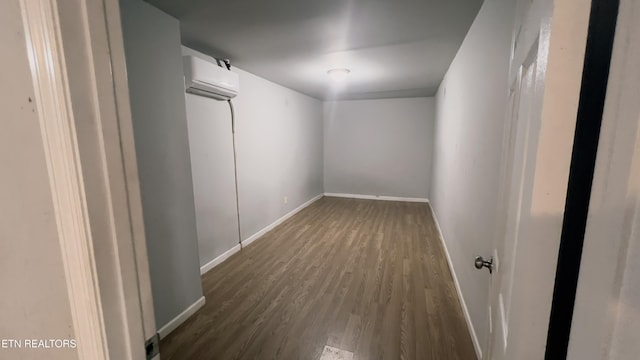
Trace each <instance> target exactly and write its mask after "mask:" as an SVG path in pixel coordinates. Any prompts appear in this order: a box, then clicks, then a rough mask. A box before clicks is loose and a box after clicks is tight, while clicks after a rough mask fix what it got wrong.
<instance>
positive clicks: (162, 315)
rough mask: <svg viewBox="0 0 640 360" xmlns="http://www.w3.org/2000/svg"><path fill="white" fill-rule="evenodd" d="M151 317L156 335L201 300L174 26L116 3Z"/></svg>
mask: <svg viewBox="0 0 640 360" xmlns="http://www.w3.org/2000/svg"><path fill="white" fill-rule="evenodd" d="M120 6H121V12H122V14H121V16H122V27H123V29H122V30H123V37H124V46H125V55H126V63H127V76H128V80H129V93H130V97H131V113H132V119H133V130H134V136H135V145H136V156H137V160H138V170H139V176H140V190H141V196H142V206H143V212H144V223H145V233H146V239H147V250H148V253H149V267H150V273H151V287H152V290H153V299H154V311H155V318H156V324H157V327H158V328H159V329H160V328H162V327H163V326H164V325H166V324H167V323H168V322H169V321H170V320H172V319H173V318H175V317H176V316H178V315H179V314H180V313H182V312H183V311H184V310H185V309H186V308H187V307H189V306H190V305H192V304H193V303H194V302H196V301H197V300H198V299H199V298H200V297H201V296H202V283H201V280H200V268H199V266H198V243H197V233H196V218H195V205H194V200H193V183H192V180H191V162H190V155H189V139H188V134H187V119H186V107H185V97H184V91H183V89H184V80H183V79H184V78H183V73H182V52H181V47H180V24H179V22H178V20H176V19H174V18H172V17H171V16H169V15H167V14H165V13H163V12H162V11H160V10H158V9H156V8H154V7H153V6H151V5H149V4H147V3H145V2H143V1H141V0H122V1H120Z"/></svg>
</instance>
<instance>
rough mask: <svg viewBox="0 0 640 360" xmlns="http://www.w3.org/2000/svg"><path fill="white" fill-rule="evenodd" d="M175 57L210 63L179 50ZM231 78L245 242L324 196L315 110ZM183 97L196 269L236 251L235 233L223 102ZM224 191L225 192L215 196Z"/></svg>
mask: <svg viewBox="0 0 640 360" xmlns="http://www.w3.org/2000/svg"><path fill="white" fill-rule="evenodd" d="M183 53H184V54H191V55H196V56H200V57H202V58H204V59H207V60H209V61H212V62H214V61H215V60H214V59H213V58H211V57H208V56H206V55H203V54H200V53H198V52H195V51H193V50H190V49H187V48H184V47H183ZM233 71H235V72H236V73H238V74H239V75H240V94H239V95H238V96H237V97H236V98H234V99H233V105H234V108H235V114H236V144H237V162H238V190H239V198H240V207H239V208H240V225H241V233H242V240H246V239H247V238H249V237H251V236H252V235H254V234H255V233H257V232H259V231H260V230H262V229H263V228H265V227H266V226H268V225H270V224H272V223H273V222H274V221H276V220H278V219H279V218H281V217H282V216H283V215H285V214H287V213H288V212H290V211H291V210H293V209H295V208H297V207H298V206H300V205H301V204H303V203H305V202H307V201H308V200H310V199H312V198H313V197H315V196H317V195H320V194H322V193H323V192H324V188H323V151H322V149H323V126H322V123H323V122H322V102H321V101H319V100H317V99H314V98H311V97H309V96H306V95H303V94H300V93H298V92H296V91H293V90H290V89H288V88H285V87H283V86H280V85H277V84H274V83H272V82H270V81H267V80H265V79H263V78H260V77H258V76H255V75H253V74H251V73H248V72H246V71H243V70H242V69H239V68H233ZM187 97H188V100H187V104H188V119H189V120H188V121H189V127H190V129H189V130H190V134H191V135H190V142H191V149H192V166H193V172H194V179H193V181H194V186H195V196H196V206H197V208H198V211H197V216H198V223H199V224H198V229H199V232H198V236H199V239H200V249H201V254H200V263H201V265H204V264H206V263H207V262H209V261H211V260H212V259H214V258H215V257H217V256H219V255H220V254H222V253H223V252H225V251H226V250H229V249H230V248H232V247H233V246H234V245H237V230H234V231H236V233H235V234H234V233H233V231H231V228H232V227H233V226H235V220H234V219H232V212H233V210H234V208H235V198H234V189H230V185H231V183H230V181H231V180H232V175H233V173H232V171H233V157H232V155H233V154H232V152H231V151H232V149H231V117H230V111H229V106H228V104H227V103H226V102H221V101H215V100H212V99H205V98H199V99H195V97H194V98H192V95H187ZM224 189H228V191H231V192H229V193H220V191H225V190H224ZM285 197H287V202H286V203H285V201H284V198H285ZM220 216H223V217H224V219H226V220H225V221H226V222H225V223H224V224H222V223H220V222H221V221H222V220H216V219H215V218H216V217H218V218H219V217H220ZM202 222H209V223H210V224H202ZM230 223H231V224H233V226H230V225H229V224H230ZM216 224H218V226H217V227H216V226H215V225H216ZM221 229H222V230H221Z"/></svg>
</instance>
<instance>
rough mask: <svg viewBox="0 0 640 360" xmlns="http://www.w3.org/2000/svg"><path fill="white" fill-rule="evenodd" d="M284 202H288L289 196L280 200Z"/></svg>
mask: <svg viewBox="0 0 640 360" xmlns="http://www.w3.org/2000/svg"><path fill="white" fill-rule="evenodd" d="M282 201H283V202H284V203H285V204H286V203H288V202H289V197H288V196H285V197H284V199H283V200H282Z"/></svg>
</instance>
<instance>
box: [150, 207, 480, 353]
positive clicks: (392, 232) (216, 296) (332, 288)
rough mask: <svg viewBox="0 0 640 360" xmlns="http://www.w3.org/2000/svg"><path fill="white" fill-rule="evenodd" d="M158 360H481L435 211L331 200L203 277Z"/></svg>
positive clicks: (296, 216) (268, 235) (288, 222)
mask: <svg viewBox="0 0 640 360" xmlns="http://www.w3.org/2000/svg"><path fill="white" fill-rule="evenodd" d="M202 281H203V288H204V293H205V296H206V301H207V303H206V305H205V306H204V307H203V308H202V309H200V310H199V311H198V312H197V313H196V314H195V315H194V316H193V317H191V318H190V319H189V320H187V321H186V322H185V323H184V324H182V325H181V326H180V327H179V328H178V329H176V330H175V331H174V332H173V333H171V334H170V335H169V336H167V337H166V338H165V339H163V340H162V342H161V345H160V354H161V356H162V359H165V360H168V359H181V360H182V359H224V360H226V359H284V360H288V359H292V360H293V359H295V360H298V359H312V360H317V359H318V358H319V357H320V354H321V353H322V352H323V349H324V347H325V345H328V346H331V347H334V348H338V349H343V350H346V351H349V352H353V353H354V356H353V358H354V359H360V360H364V359H366V360H372V359H393V360H397V359H417V360H422V359H435V360H448V359H453V360H455V359H459V360H468V359H475V358H476V357H475V353H474V350H473V344H472V342H471V338H470V336H469V332H468V330H467V327H466V323H465V320H464V317H463V314H462V309H461V306H460V303H459V300H458V296H457V293H456V291H455V287H454V284H453V280H452V277H451V274H450V272H449V268H448V266H447V261H446V258H445V254H444V251H443V249H442V245H441V243H440V240H439V239H438V232H437V230H436V227H435V224H434V221H433V217H432V215H431V212H430V209H429V207H428V205H426V204H421V203H406V202H391V201H375V200H356V199H344V198H332V197H324V198H322V199H320V200H318V201H317V202H315V203H314V204H312V205H311V206H309V207H307V208H306V209H304V210H302V211H301V212H300V213H298V214H296V215H295V216H293V217H292V218H290V219H289V220H287V221H286V222H284V223H283V224H281V225H280V226H278V227H277V228H275V229H274V230H272V231H271V232H269V233H267V234H265V235H264V237H263V238H261V239H258V240H257V241H255V242H254V243H253V244H251V245H250V246H248V247H246V248H245V249H244V250H243V251H241V252H239V253H237V254H235V255H233V256H232V257H230V258H229V259H228V260H227V261H225V262H224V263H222V264H221V265H219V266H218V267H216V268H214V269H213V270H211V271H209V272H208V273H206V274H205V275H204V276H203V279H202Z"/></svg>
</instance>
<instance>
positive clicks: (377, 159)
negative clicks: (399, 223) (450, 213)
mask: <svg viewBox="0 0 640 360" xmlns="http://www.w3.org/2000/svg"><path fill="white" fill-rule="evenodd" d="M434 106H435V102H434V99H433V98H406V99H380V100H354V101H335V102H327V103H325V105H324V126H325V129H324V131H325V141H324V152H325V162H324V164H325V165H324V166H325V170H324V171H325V173H324V186H325V191H326V192H327V193H343V194H358V195H379V196H397V197H410V198H427V195H428V192H429V186H430V181H431V152H432V148H433V141H432V139H433V123H434V117H435V109H434Z"/></svg>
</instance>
